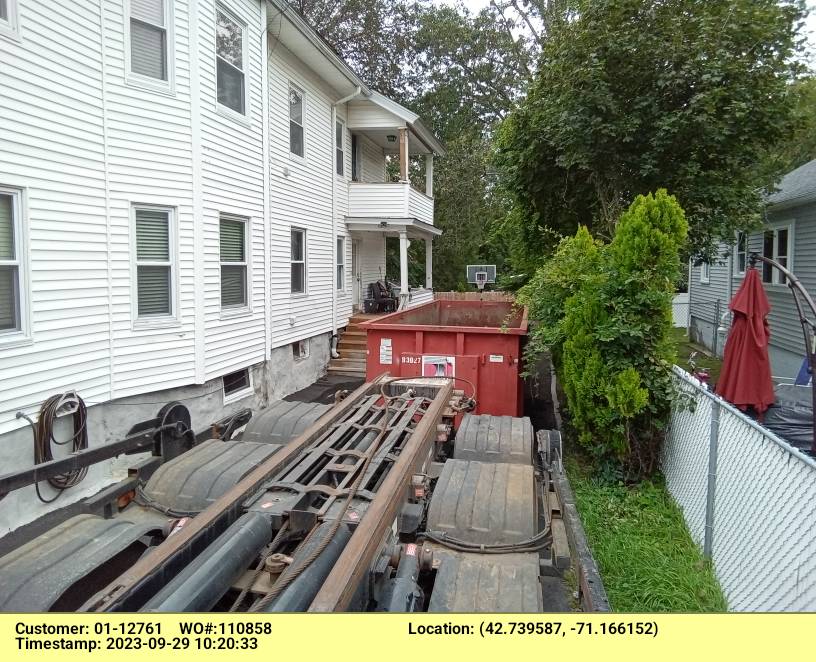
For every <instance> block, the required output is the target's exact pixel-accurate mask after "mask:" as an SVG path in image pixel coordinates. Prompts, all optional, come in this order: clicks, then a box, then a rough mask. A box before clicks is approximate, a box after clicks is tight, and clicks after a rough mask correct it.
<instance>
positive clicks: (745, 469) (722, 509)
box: [662, 367, 816, 611]
mask: <svg viewBox="0 0 816 662" xmlns="http://www.w3.org/2000/svg"><path fill="white" fill-rule="evenodd" d="M674 370H675V379H676V381H677V385H678V387H679V389H680V391H681V393H683V394H684V395H685V398H682V399H681V400H687V401H688V402H687V404H686V405H684V404H682V402H681V404H680V405H678V406H677V407H676V408H675V411H674V412H673V414H672V420H671V425H670V428H669V432H668V435H667V439H666V444H665V447H664V451H663V457H662V466H663V473H664V475H665V476H666V484H667V487H668V489H669V491H670V492H671V494H672V496H673V497H674V499H675V500H676V501H677V503H678V504H679V505H680V507H681V508H682V510H683V514H684V517H685V520H686V523H687V525H688V527H689V530H690V531H691V535H692V537H693V539H694V540H695V542H697V544H698V545H700V546H701V547H702V548H703V551H704V553H705V554H706V556H708V557H709V558H711V559H712V561H713V564H714V570H715V572H716V575H717V579H718V580H719V582H720V586H721V587H722V589H723V592H724V593H725V597H726V600H727V601H728V607H729V609H730V610H731V611H813V610H816V526H814V523H816V461H814V459H813V458H812V457H810V456H808V455H805V454H804V453H802V452H801V451H799V450H797V449H796V448H794V447H793V446H791V445H790V444H788V443H787V442H786V441H784V440H782V439H780V438H779V437H777V436H776V435H775V434H774V433H772V432H771V431H769V430H766V429H765V428H763V427H762V426H760V425H759V424H757V423H756V422H755V421H754V420H752V419H751V418H749V417H748V416H746V415H745V414H743V413H742V412H740V411H739V410H737V409H735V408H734V407H732V406H731V405H730V404H728V403H727V402H725V401H723V400H722V399H721V398H719V397H717V396H716V395H714V394H713V393H711V392H709V391H707V390H706V389H705V388H703V387H702V386H701V385H700V384H699V382H697V380H695V379H694V378H693V377H691V376H690V375H689V374H688V373H686V372H685V371H683V370H681V369H680V368H678V367H675V369H674ZM688 404H690V405H691V406H690V407H689V406H688Z"/></svg>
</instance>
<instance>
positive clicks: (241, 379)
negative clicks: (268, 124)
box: [221, 368, 252, 403]
mask: <svg viewBox="0 0 816 662" xmlns="http://www.w3.org/2000/svg"><path fill="white" fill-rule="evenodd" d="M221 383H222V385H223V388H224V402H225V403H227V402H232V401H234V400H238V399H240V398H244V397H246V396H248V395H251V394H252V375H251V373H250V372H249V368H244V369H243V370H236V371H235V372H231V373H229V374H228V375H224V376H223V377H222V378H221Z"/></svg>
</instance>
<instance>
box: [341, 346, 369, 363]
mask: <svg viewBox="0 0 816 662" xmlns="http://www.w3.org/2000/svg"><path fill="white" fill-rule="evenodd" d="M337 351H338V353H339V354H340V358H341V359H354V360H355V361H365V360H366V353H365V350H364V349H341V348H340V347H338V348H337ZM334 360H335V361H336V360H338V359H334Z"/></svg>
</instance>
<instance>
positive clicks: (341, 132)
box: [334, 120, 346, 177]
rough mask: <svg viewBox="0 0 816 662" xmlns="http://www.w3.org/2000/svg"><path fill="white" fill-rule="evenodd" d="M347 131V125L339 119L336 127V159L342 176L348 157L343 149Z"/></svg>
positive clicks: (338, 172)
mask: <svg viewBox="0 0 816 662" xmlns="http://www.w3.org/2000/svg"><path fill="white" fill-rule="evenodd" d="M345 133H346V127H345V126H344V125H343V123H342V122H341V121H340V120H338V121H337V125H336V126H335V127H334V151H335V160H336V165H337V174H338V175H340V176H341V177H342V176H343V173H344V171H345V166H346V164H345V158H346V150H345V149H343V146H344V145H345V141H344V138H345Z"/></svg>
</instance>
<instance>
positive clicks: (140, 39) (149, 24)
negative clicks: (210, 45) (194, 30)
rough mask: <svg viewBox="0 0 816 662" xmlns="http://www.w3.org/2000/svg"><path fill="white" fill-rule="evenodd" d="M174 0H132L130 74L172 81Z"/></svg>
mask: <svg viewBox="0 0 816 662" xmlns="http://www.w3.org/2000/svg"><path fill="white" fill-rule="evenodd" d="M171 7H172V3H171V2H170V0H130V17H129V19H130V33H129V34H130V73H132V74H137V75H138V76H144V77H146V78H152V79H154V80H158V81H167V80H169V73H168V71H169V66H168V51H169V48H168V43H169V39H168V23H169V9H170V8H171Z"/></svg>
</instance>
